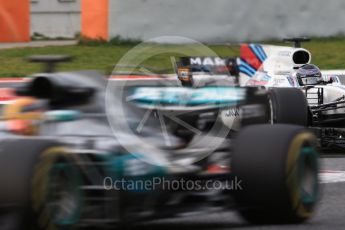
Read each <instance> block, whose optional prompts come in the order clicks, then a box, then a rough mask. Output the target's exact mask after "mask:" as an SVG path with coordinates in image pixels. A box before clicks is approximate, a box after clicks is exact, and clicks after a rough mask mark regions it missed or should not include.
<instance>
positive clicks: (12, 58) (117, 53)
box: [0, 37, 345, 77]
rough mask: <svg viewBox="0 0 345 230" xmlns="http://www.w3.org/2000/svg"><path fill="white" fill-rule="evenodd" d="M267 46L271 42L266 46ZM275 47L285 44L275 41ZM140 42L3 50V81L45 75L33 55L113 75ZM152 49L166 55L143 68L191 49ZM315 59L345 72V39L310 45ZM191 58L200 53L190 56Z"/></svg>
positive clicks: (226, 51)
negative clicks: (30, 60)
mask: <svg viewBox="0 0 345 230" xmlns="http://www.w3.org/2000/svg"><path fill="white" fill-rule="evenodd" d="M266 43H267V42H266ZM269 43H272V44H283V45H288V44H286V43H282V42H276V41H272V42H269ZM135 44H137V41H135V40H133V41H131V42H127V43H120V44H118V41H114V42H113V43H111V44H107V43H104V42H84V43H83V42H82V43H81V44H79V45H76V46H64V47H43V48H18V49H5V50H0V77H23V76H26V75H29V74H32V73H35V72H40V71H41V69H42V68H41V65H40V64H33V63H27V62H26V61H25V60H24V58H25V57H27V56H30V55H33V54H64V55H65V54H68V55H72V56H74V57H75V61H73V62H71V63H64V64H61V65H59V70H62V71H69V70H80V69H95V70H100V71H103V72H104V73H106V74H108V73H110V72H111V71H112V70H113V68H114V66H115V64H116V63H117V62H118V61H119V60H120V59H121V57H123V56H124V55H125V54H126V53H127V52H128V51H129V50H131V48H133V46H135ZM149 46H150V47H151V49H148V50H147V51H146V52H147V54H148V55H150V54H153V53H154V52H164V54H160V55H156V56H153V57H151V58H149V59H147V60H146V61H144V62H143V63H142V64H143V65H146V66H150V67H156V68H162V69H166V68H171V60H170V57H171V56H176V57H179V56H181V54H179V51H181V50H185V49H187V48H191V47H193V46H190V45H189V46H188V45H180V46H179V45H149ZM303 46H304V47H305V48H307V49H309V50H310V51H311V53H312V55H313V60H312V62H313V63H314V64H316V65H318V66H320V68H322V69H345V37H335V38H328V39H323V38H316V39H313V40H312V42H310V43H305V44H304V45H303ZM210 48H211V49H212V50H213V51H214V52H215V53H217V54H218V55H219V56H237V55H239V46H238V45H232V46H225V45H224V46H223V45H212V46H210ZM189 54H190V55H198V54H199V53H197V52H195V53H193V52H190V53H189Z"/></svg>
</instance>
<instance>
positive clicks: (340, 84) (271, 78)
mask: <svg viewBox="0 0 345 230" xmlns="http://www.w3.org/2000/svg"><path fill="white" fill-rule="evenodd" d="M255 46H256V47H257V49H259V48H261V50H262V51H261V52H264V53H265V56H266V58H265V59H264V60H260V58H259V57H257V59H255V57H254V56H259V55H255V53H256V52H255V49H254V48H255ZM253 47H254V48H253ZM251 52H252V53H251ZM296 54H297V55H302V56H303V55H305V56H308V55H309V57H308V58H306V59H305V60H304V61H305V62H304V63H302V62H299V63H296V62H295V60H297V59H298V57H297V59H296V56H295V57H294V55H296ZM261 59H262V58H261ZM302 59H303V57H302ZM302 59H299V61H301V60H302ZM241 61H243V62H244V65H245V67H246V65H248V64H251V63H252V64H256V66H258V65H257V63H255V61H256V62H258V61H262V63H261V66H260V67H259V68H255V67H253V68H254V69H255V73H254V74H250V73H252V72H253V71H252V72H249V71H247V69H248V68H249V67H250V66H249V67H247V68H245V69H244V68H242V69H241V75H240V82H241V85H242V86H262V87H265V88H270V87H298V88H301V90H303V92H305V93H306V92H307V93H306V95H307V99H308V102H309V104H310V105H311V106H312V105H317V99H315V98H316V97H317V95H316V93H317V91H318V88H323V96H324V97H323V104H325V103H330V102H334V101H336V100H337V99H339V98H341V97H343V96H344V95H345V70H325V71H322V75H323V78H324V80H325V81H326V82H329V81H330V80H332V83H328V84H325V85H318V86H316V87H314V88H311V89H308V90H307V91H306V88H305V87H302V86H300V85H299V84H298V81H297V78H296V77H295V73H296V69H297V68H298V67H300V66H301V65H303V64H308V63H311V53H310V52H309V51H308V50H306V49H302V48H293V47H284V46H272V45H254V44H243V45H242V46H241ZM302 61H303V60H302ZM241 66H243V65H242V64H241ZM251 66H252V65H251ZM313 93H314V94H313ZM339 113H344V114H345V109H344V108H340V109H336V110H330V111H327V112H325V114H339Z"/></svg>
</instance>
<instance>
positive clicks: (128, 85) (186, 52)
mask: <svg viewBox="0 0 345 230" xmlns="http://www.w3.org/2000/svg"><path fill="white" fill-rule="evenodd" d="M167 39H168V40H170V41H171V40H174V41H176V43H177V44H188V45H164V46H162V45H159V44H160V43H162V42H164V41H166V40H167ZM167 54H174V57H171V62H172V66H173V68H172V69H175V70H176V68H175V67H176V65H175V60H174V59H175V56H193V57H195V56H199V57H206V56H211V57H218V55H217V54H216V53H215V52H214V51H213V50H211V49H210V48H208V47H207V46H205V45H203V44H201V43H199V42H197V41H195V40H192V39H188V38H184V37H175V36H164V37H158V38H154V39H150V40H148V41H145V42H143V43H141V44H139V45H137V46H135V47H134V48H133V49H131V50H129V51H128V52H127V53H126V54H125V55H124V56H123V57H122V58H121V60H120V61H119V62H118V63H117V64H116V66H115V69H114V71H113V75H116V76H113V77H112V78H111V79H112V80H110V81H108V85H107V90H106V109H107V117H108V121H109V124H110V126H111V129H112V131H113V134H114V136H115V138H116V139H117V140H118V141H119V143H120V144H121V146H122V147H123V148H124V149H126V151H128V152H129V153H132V154H134V155H137V154H140V155H144V158H142V159H143V160H145V161H147V162H148V163H150V164H154V165H165V166H166V165H170V166H171V165H190V164H192V163H195V162H197V161H200V160H202V159H204V158H205V157H207V156H209V154H211V153H213V152H214V151H215V150H216V149H218V148H219V147H220V146H221V145H222V144H223V143H224V141H226V139H227V136H228V134H229V132H230V130H231V126H232V125H231V124H227V126H224V125H219V124H220V123H222V120H221V116H220V115H219V114H220V113H219V114H218V115H217V118H216V122H214V124H218V125H214V127H211V128H210V129H209V132H208V133H207V134H206V135H205V134H202V135H200V133H201V132H200V133H199V131H200V130H197V129H196V128H194V127H191V126H190V125H189V124H188V123H187V122H185V121H182V120H180V119H179V118H178V116H179V115H181V114H183V113H184V112H178V111H171V110H169V111H161V110H159V109H157V108H156V107H155V105H154V106H153V107H152V108H151V109H146V111H145V112H144V110H140V109H138V108H136V106H135V105H134V104H133V103H132V101H131V100H130V99H129V98H130V97H129V96H128V95H129V94H130V92H133V88H135V87H147V88H145V90H142V91H144V94H145V95H146V96H147V95H150V94H151V95H150V96H152V95H154V94H156V93H157V92H149V91H150V90H152V89H153V88H154V89H156V88H157V87H158V88H161V89H163V90H164V88H165V89H166V88H169V87H171V88H174V90H181V93H183V91H184V89H186V88H183V87H182V86H181V85H180V82H179V81H178V79H177V75H176V74H157V73H155V70H153V69H148V68H145V67H143V66H142V64H143V63H144V62H145V61H148V62H149V60H152V59H154V58H161V56H162V55H167ZM124 68H125V69H126V71H123V69H124ZM138 69H139V70H140V71H141V74H138ZM218 86H219V85H218ZM150 87H151V88H150ZM215 87H217V85H216V86H215ZM160 92H163V91H160ZM145 95H144V96H145ZM181 103H183V102H181ZM180 105H181V104H180ZM189 112H191V113H193V111H189ZM174 122H176V123H177V124H178V125H180V126H184V128H187V129H189V130H191V131H192V132H194V133H195V138H193V140H192V141H190V142H189V143H188V145H185V144H184V143H181V141H180V140H179V138H176V136H174V135H170V133H169V132H168V129H169V127H171V126H173V125H171V124H172V123H174ZM188 151H189V153H187V152H188ZM172 153H176V154H173V155H174V156H171V155H172ZM179 154H180V155H179ZM186 154H189V155H188V157H186V156H187V155H186ZM177 156H181V157H177Z"/></svg>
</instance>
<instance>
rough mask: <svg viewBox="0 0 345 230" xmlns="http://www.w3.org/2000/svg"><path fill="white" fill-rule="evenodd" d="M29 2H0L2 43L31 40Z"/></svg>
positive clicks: (17, 0)
mask: <svg viewBox="0 0 345 230" xmlns="http://www.w3.org/2000/svg"><path fill="white" fill-rule="evenodd" d="M29 18H30V11H29V0H0V42H25V41H29V40H30V32H29V28H30V26H29Z"/></svg>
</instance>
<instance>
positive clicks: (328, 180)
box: [131, 157, 345, 230]
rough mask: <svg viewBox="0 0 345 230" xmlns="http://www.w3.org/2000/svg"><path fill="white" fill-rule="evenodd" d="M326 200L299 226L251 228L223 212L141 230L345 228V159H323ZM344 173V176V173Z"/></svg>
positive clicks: (142, 226)
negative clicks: (308, 219) (312, 215)
mask: <svg viewBox="0 0 345 230" xmlns="http://www.w3.org/2000/svg"><path fill="white" fill-rule="evenodd" d="M321 163H322V172H321V178H322V181H323V183H322V198H321V203H320V205H319V207H318V211H317V213H316V215H315V216H314V217H313V218H312V219H311V220H310V221H308V222H306V223H304V224H299V225H264V226H254V225H249V224H248V223H246V222H245V221H243V220H241V218H240V217H238V216H237V215H236V212H235V211H234V212H221V213H212V214H204V215H196V216H190V217H183V218H177V219H176V218H174V219H166V220H159V221H152V222H149V223H145V224H140V225H138V226H135V227H133V228H131V229H138V230H139V229H140V230H163V229H164V230H168V229H179V230H184V229H189V230H194V229H195V230H204V229H205V230H211V229H212V230H216V229H219V230H223V229H224V230H226V229H250V230H253V229H289V230H290V229H291V230H295V229H313V230H315V229H320V230H321V229H322V230H323V229H332V230H334V229H341V230H343V229H345V157H332V158H323V159H322V160H321ZM342 171H344V173H342Z"/></svg>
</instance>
